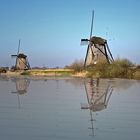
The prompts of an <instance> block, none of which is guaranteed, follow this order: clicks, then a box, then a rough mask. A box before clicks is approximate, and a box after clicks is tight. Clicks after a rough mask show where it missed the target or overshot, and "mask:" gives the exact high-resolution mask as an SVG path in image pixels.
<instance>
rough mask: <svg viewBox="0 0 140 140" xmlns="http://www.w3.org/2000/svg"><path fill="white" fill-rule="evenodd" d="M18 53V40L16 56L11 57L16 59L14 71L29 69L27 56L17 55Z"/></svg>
mask: <svg viewBox="0 0 140 140" xmlns="http://www.w3.org/2000/svg"><path fill="white" fill-rule="evenodd" d="M19 51H20V40H19V43H18V51H17V54H16V55H11V57H12V58H16V64H15V67H14V70H28V69H30V65H29V62H28V59H27V55H25V54H23V53H19Z"/></svg>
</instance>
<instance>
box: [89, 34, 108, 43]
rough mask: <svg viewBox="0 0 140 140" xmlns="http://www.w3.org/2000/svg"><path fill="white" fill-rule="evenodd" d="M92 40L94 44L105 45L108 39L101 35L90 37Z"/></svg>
mask: <svg viewBox="0 0 140 140" xmlns="http://www.w3.org/2000/svg"><path fill="white" fill-rule="evenodd" d="M90 42H92V43H93V44H98V45H104V44H105V43H106V42H107V40H105V39H103V38H101V37H96V36H93V37H91V38H90Z"/></svg>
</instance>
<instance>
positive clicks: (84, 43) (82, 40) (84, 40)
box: [80, 39, 89, 46]
mask: <svg viewBox="0 0 140 140" xmlns="http://www.w3.org/2000/svg"><path fill="white" fill-rule="evenodd" d="M88 44H89V40H88V39H81V43H80V45H82V46H84V45H88Z"/></svg>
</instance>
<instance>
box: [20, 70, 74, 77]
mask: <svg viewBox="0 0 140 140" xmlns="http://www.w3.org/2000/svg"><path fill="white" fill-rule="evenodd" d="M72 74H73V70H71V69H46V70H40V69H36V70H28V71H24V72H22V73H21V75H29V76H30V75H31V76H61V77H62V76H63V77H67V76H71V75H72Z"/></svg>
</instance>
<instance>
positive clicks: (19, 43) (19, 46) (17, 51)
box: [17, 39, 20, 55]
mask: <svg viewBox="0 0 140 140" xmlns="http://www.w3.org/2000/svg"><path fill="white" fill-rule="evenodd" d="M19 50H20V39H19V42H18V51H17V55H18V54H19Z"/></svg>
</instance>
